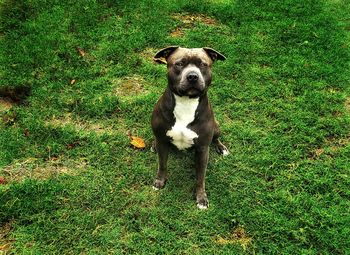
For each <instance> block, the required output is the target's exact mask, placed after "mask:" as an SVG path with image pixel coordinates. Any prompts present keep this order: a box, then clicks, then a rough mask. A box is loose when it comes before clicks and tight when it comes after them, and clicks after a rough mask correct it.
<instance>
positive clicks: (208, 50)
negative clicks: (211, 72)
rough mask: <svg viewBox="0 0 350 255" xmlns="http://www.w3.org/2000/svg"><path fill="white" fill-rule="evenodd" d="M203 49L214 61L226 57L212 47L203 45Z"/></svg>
mask: <svg viewBox="0 0 350 255" xmlns="http://www.w3.org/2000/svg"><path fill="white" fill-rule="evenodd" d="M203 50H205V52H206V53H207V54H208V56H209V57H210V58H211V60H213V62H214V61H216V60H225V59H226V57H225V56H224V55H222V54H221V53H220V52H218V51H216V50H214V49H212V48H207V47H204V48H203Z"/></svg>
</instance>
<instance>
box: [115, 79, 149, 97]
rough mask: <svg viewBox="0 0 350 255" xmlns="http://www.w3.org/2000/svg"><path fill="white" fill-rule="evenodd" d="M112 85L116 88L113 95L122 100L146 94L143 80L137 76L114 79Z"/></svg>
mask: <svg viewBox="0 0 350 255" xmlns="http://www.w3.org/2000/svg"><path fill="white" fill-rule="evenodd" d="M113 83H114V84H115V87H116V88H115V93H116V94H117V95H118V96H120V97H122V98H123V97H124V98H125V97H134V96H137V95H139V94H143V93H145V92H146V89H145V87H144V84H145V80H144V78H143V77H142V76H139V75H134V76H130V77H124V78H122V79H116V80H114V81H113Z"/></svg>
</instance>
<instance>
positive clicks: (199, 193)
mask: <svg viewBox="0 0 350 255" xmlns="http://www.w3.org/2000/svg"><path fill="white" fill-rule="evenodd" d="M208 155H209V146H200V147H198V148H196V151H195V162H196V177H197V186H196V200H197V207H198V208H199V209H207V208H208V207H209V201H208V198H207V194H206V192H205V171H206V169H207V165H208Z"/></svg>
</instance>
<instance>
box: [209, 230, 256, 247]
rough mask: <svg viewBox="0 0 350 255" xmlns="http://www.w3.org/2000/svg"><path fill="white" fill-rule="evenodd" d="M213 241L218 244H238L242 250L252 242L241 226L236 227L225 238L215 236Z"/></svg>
mask: <svg viewBox="0 0 350 255" xmlns="http://www.w3.org/2000/svg"><path fill="white" fill-rule="evenodd" d="M214 242H215V243H216V244H219V245H228V244H239V245H241V247H242V248H243V250H246V249H247V248H248V246H250V245H251V244H252V238H251V237H250V236H249V235H248V234H247V233H246V231H245V229H244V228H243V227H237V228H235V229H234V230H233V232H232V233H231V234H230V235H229V236H227V237H225V238H223V237H221V236H219V237H217V238H215V240H214Z"/></svg>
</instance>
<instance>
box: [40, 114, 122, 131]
mask: <svg viewBox="0 0 350 255" xmlns="http://www.w3.org/2000/svg"><path fill="white" fill-rule="evenodd" d="M46 125H48V126H53V127H67V126H70V127H73V128H74V129H75V130H76V131H78V132H93V133H96V134H98V135H103V134H108V135H115V134H117V133H118V132H120V131H123V132H126V130H127V128H126V127H125V124H124V123H123V120H122V119H120V118H118V119H117V120H116V121H115V123H113V125H112V124H111V123H104V122H102V121H101V122H91V121H86V120H82V119H79V118H77V117H75V118H73V116H72V114H71V113H67V114H65V115H64V116H60V117H53V118H52V119H50V120H47V121H46Z"/></svg>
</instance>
